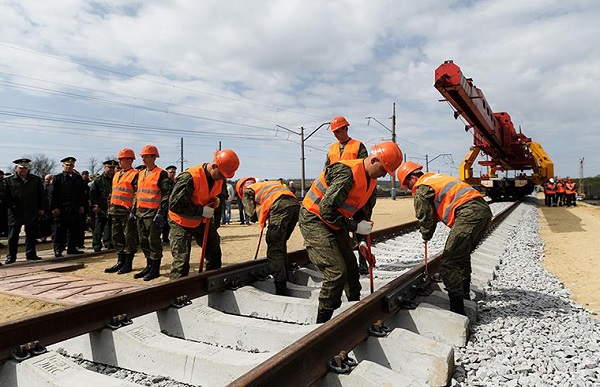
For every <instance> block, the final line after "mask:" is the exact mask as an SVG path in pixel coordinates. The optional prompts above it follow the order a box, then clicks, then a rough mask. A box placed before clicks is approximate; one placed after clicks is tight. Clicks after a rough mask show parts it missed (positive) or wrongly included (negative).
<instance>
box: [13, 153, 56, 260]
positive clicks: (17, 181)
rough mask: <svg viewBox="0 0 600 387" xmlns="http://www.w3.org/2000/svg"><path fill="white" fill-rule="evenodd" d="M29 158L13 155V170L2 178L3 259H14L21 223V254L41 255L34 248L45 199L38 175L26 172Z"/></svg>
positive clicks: (33, 256) (35, 256)
mask: <svg viewBox="0 0 600 387" xmlns="http://www.w3.org/2000/svg"><path fill="white" fill-rule="evenodd" d="M30 162H31V160H29V159H25V158H23V159H17V160H14V161H13V163H14V164H15V165H16V166H15V172H16V173H15V174H14V175H12V176H10V177H8V178H6V179H4V182H3V188H2V192H3V193H2V195H3V198H2V201H3V202H4V203H6V206H7V207H8V255H7V256H6V263H7V264H8V263H13V262H15V261H16V260H17V249H18V245H19V233H20V232H21V228H22V227H23V226H25V257H26V258H27V260H29V261H37V260H40V259H41V258H40V257H38V256H37V253H36V251H35V242H36V238H37V231H38V230H37V229H38V225H37V222H38V219H39V217H40V216H42V215H44V212H45V208H46V200H45V195H44V185H43V183H42V179H41V178H40V177H39V176H36V175H33V174H31V173H30V172H29V163H30Z"/></svg>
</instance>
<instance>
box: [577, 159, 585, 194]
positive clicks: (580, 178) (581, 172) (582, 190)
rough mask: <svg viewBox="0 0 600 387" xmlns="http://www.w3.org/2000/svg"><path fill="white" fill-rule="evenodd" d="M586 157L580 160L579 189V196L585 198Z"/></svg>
mask: <svg viewBox="0 0 600 387" xmlns="http://www.w3.org/2000/svg"><path fill="white" fill-rule="evenodd" d="M584 161H585V157H582V158H580V159H579V189H578V190H577V191H578V192H577V193H578V194H579V196H583V197H585V190H584V189H583V162H584Z"/></svg>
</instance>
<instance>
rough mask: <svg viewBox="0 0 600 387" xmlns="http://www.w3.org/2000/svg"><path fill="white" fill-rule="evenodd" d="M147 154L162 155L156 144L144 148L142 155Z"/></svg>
mask: <svg viewBox="0 0 600 387" xmlns="http://www.w3.org/2000/svg"><path fill="white" fill-rule="evenodd" d="M146 155H155V156H156V157H160V155H159V154H158V148H157V147H155V146H154V145H146V146H145V147H143V148H142V152H141V153H140V156H146Z"/></svg>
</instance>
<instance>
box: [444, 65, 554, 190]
mask: <svg viewBox="0 0 600 387" xmlns="http://www.w3.org/2000/svg"><path fill="white" fill-rule="evenodd" d="M434 87H435V88H436V89H437V90H438V91H439V92H440V93H441V94H442V96H443V97H444V99H443V100H441V101H447V102H448V103H449V104H450V105H451V106H452V107H453V109H454V119H458V118H459V117H463V118H464V120H465V121H466V122H467V124H466V125H465V131H469V130H471V129H472V130H473V146H472V147H471V148H470V149H469V151H468V152H467V154H466V155H465V157H464V159H463V161H462V162H461V164H460V166H459V171H458V172H459V177H460V179H461V180H463V181H465V182H467V183H469V184H471V185H474V186H478V187H480V188H481V189H482V190H483V191H484V193H485V194H486V195H487V196H488V197H490V199H492V200H493V201H497V200H503V199H504V200H517V199H520V198H521V197H523V196H525V195H528V194H530V193H532V192H533V190H534V187H535V186H536V185H540V184H543V183H545V182H546V181H547V180H548V179H549V178H550V177H553V176H554V164H553V163H552V160H551V159H550V157H548V154H547V153H546V151H545V150H544V148H542V146H541V145H540V144H539V143H537V142H535V141H532V140H531V138H529V137H527V136H525V135H524V134H523V133H522V132H521V128H520V127H519V132H518V133H517V131H516V130H515V127H514V125H513V123H512V120H511V118H510V115H509V114H508V113H507V112H499V113H495V112H493V111H492V109H491V107H490V105H489V103H488V102H487V100H486V99H485V96H484V95H483V91H481V89H479V88H477V87H476V86H475V84H474V83H473V79H471V78H466V77H465V76H464V75H463V73H462V71H461V69H460V67H458V66H457V65H456V64H454V62H453V61H451V60H447V61H445V62H444V63H443V64H442V65H440V66H439V67H438V68H437V69H436V70H435V84H434ZM480 153H481V154H482V155H485V156H487V157H486V158H485V159H483V160H480V161H479V165H481V166H484V167H487V173H484V174H481V173H480V176H474V174H473V164H474V163H475V161H476V160H477V157H478V156H479V155H480ZM499 171H501V172H503V175H504V176H499V175H498V172H499ZM526 171H531V173H529V174H528V173H526ZM510 174H513V175H514V176H510V177H509V175H510Z"/></svg>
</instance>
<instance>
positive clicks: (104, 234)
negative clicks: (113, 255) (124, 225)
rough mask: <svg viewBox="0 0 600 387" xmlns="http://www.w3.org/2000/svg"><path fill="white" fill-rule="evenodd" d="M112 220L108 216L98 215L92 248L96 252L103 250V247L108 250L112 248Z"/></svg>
mask: <svg viewBox="0 0 600 387" xmlns="http://www.w3.org/2000/svg"><path fill="white" fill-rule="evenodd" d="M111 226H112V220H111V219H110V218H109V217H107V216H99V215H96V217H95V219H94V234H93V239H92V247H93V248H94V250H98V249H101V248H102V245H104V247H106V248H108V249H109V248H111V246H112V244H113V243H112V239H111V237H112V236H111V228H112V227H111Z"/></svg>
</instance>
